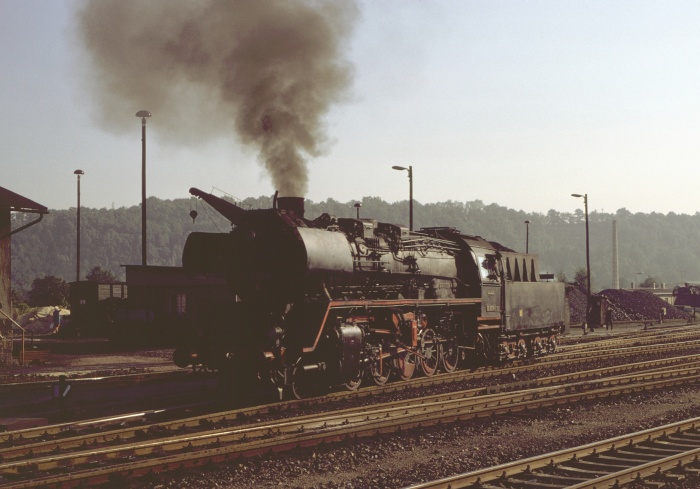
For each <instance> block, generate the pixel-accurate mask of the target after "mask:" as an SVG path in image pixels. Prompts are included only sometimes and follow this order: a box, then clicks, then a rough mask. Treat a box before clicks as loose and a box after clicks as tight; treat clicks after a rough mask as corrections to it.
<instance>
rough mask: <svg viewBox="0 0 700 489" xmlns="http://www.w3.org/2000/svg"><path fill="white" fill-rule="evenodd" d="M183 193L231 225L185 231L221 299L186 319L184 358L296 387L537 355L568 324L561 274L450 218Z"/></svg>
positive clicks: (229, 374) (246, 380)
mask: <svg viewBox="0 0 700 489" xmlns="http://www.w3.org/2000/svg"><path fill="white" fill-rule="evenodd" d="M190 193H191V194H192V195H194V196H197V197H199V198H201V199H202V200H204V201H205V202H207V203H208V204H209V205H210V206H212V207H213V208H214V209H215V210H217V211H218V212H219V213H220V214H222V215H223V216H225V217H226V218H227V219H228V220H230V221H231V223H232V225H233V228H232V230H231V232H230V233H201V232H194V233H191V234H190V235H189V237H188V239H187V241H186V244H185V247H184V251H183V257H182V263H183V268H184V269H185V271H186V272H188V273H192V274H217V275H220V276H223V277H225V279H226V281H227V283H228V284H229V285H230V288H231V299H230V300H229V301H226V302H224V303H220V304H219V305H218V306H215V305H209V306H208V307H207V308H206V312H205V313H204V314H203V315H201V316H200V317H199V318H198V320H197V323H198V324H197V326H196V327H194V328H191V329H189V332H190V335H189V336H187V337H186V338H185V339H183V341H182V344H181V345H180V346H179V347H178V348H177V349H176V351H175V363H176V364H177V365H179V366H181V367H186V366H190V365H192V366H201V367H206V368H211V369H216V370H218V371H219V372H220V374H221V375H222V378H223V379H227V381H230V382H231V383H235V384H237V385H239V386H240V387H243V386H249V385H250V384H264V385H270V386H272V387H273V388H274V387H276V388H277V389H278V390H279V393H280V396H282V395H283V394H284V393H285V392H288V393H290V394H291V395H293V396H294V397H297V398H303V397H307V396H312V395H317V394H321V393H323V392H325V391H326V390H328V389H330V388H335V387H338V386H344V387H345V388H347V389H351V390H354V389H357V388H358V387H359V386H360V384H361V383H362V382H370V383H374V384H378V385H381V384H384V383H386V382H387V381H388V380H389V379H390V378H391V377H394V376H396V377H400V378H401V379H404V380H407V379H410V378H411V377H412V376H413V375H414V374H416V373H422V374H423V375H426V376H431V375H434V374H436V373H437V372H438V371H439V370H442V371H445V372H452V371H454V370H455V369H456V368H457V367H458V366H459V365H460V364H465V365H466V364H476V363H483V362H489V361H491V362H494V361H496V362H497V361H505V360H508V359H515V358H523V357H528V356H534V355H540V354H544V353H547V352H549V351H552V350H554V349H555V348H556V344H557V338H558V335H559V334H560V333H561V332H562V331H563V329H564V328H565V326H566V325H567V324H568V307H567V306H566V302H565V294H564V284H561V283H557V282H553V281H543V280H541V279H540V275H539V269H538V258H537V256H536V255H531V254H522V253H516V252H514V251H512V250H510V249H507V248H505V247H503V246H501V245H499V244H498V243H495V242H489V241H487V240H485V239H483V238H481V237H478V236H469V235H465V234H462V233H461V232H459V231H458V230H456V229H454V228H448V227H432V228H422V229H421V230H420V231H418V232H412V231H410V230H408V229H407V228H405V227H403V226H398V225H395V224H388V223H382V222H377V221H376V220H373V219H353V218H336V217H334V216H331V215H328V214H322V215H321V216H319V217H317V218H316V219H314V220H308V219H306V218H305V216H304V200H303V198H297V197H280V198H277V197H276V196H275V201H274V204H273V208H272V209H263V210H244V209H242V208H241V207H238V206H236V205H235V204H233V203H232V202H230V201H228V200H224V199H222V198H219V197H217V196H214V195H212V194H210V193H206V192H203V191H201V190H198V189H195V188H192V189H190Z"/></svg>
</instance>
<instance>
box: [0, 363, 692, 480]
mask: <svg viewBox="0 0 700 489" xmlns="http://www.w3.org/2000/svg"><path fill="white" fill-rule="evenodd" d="M684 370H686V372H685V373H686V374H685V375H681V372H675V373H672V372H659V373H656V374H654V375H651V374H644V377H645V378H649V377H651V378H652V379H657V380H650V381H642V382H641V383H635V382H633V381H632V379H631V378H624V379H620V380H619V383H620V385H618V386H614V387H603V388H598V389H594V390H586V391H583V392H574V393H570V392H568V391H570V390H571V389H572V386H561V387H555V388H546V389H538V390H536V391H523V392H516V393H511V394H509V395H508V396H506V395H504V396H494V399H493V402H491V403H488V402H486V403H484V402H481V403H480V404H474V403H469V402H466V403H465V401H462V402H461V403H460V402H455V401H448V402H446V403H441V404H440V405H438V406H435V407H432V408H431V407H428V406H415V407H411V408H410V409H408V408H404V407H400V408H395V409H393V413H390V412H389V411H390V410H388V409H384V410H382V412H377V413H373V415H372V416H369V415H368V414H367V413H357V414H356V416H355V417H353V418H352V419H350V417H348V416H324V417H322V418H316V419H315V420H313V421H311V420H308V419H306V420H303V421H302V422H301V423H295V422H294V421H293V420H290V421H284V422H282V423H271V424H266V425H262V426H258V427H254V428H253V427H246V428H242V429H239V430H225V431H222V430H217V431H215V432H213V433H207V434H206V435H204V434H200V435H195V436H184V437H177V438H175V439H165V440H151V441H149V442H146V443H142V444H135V445H132V446H123V447H114V448H111V449H103V450H99V449H98V450H85V451H83V452H79V453H77V454H68V455H57V456H53V457H44V458H39V459H32V460H27V461H22V462H18V463H9V464H2V465H0V473H4V474H7V473H10V474H13V473H15V474H19V473H21V472H23V471H25V472H31V473H33V474H36V473H37V471H46V470H60V468H61V467H65V466H73V465H78V464H80V463H88V462H91V463H94V464H97V463H100V461H107V460H111V461H116V462H119V461H121V463H118V464H117V465H115V466H109V467H104V466H102V467H99V468H98V469H97V470H87V471H81V472H78V473H76V474H73V475H71V477H70V478H68V479H66V478H65V477H66V476H65V475H61V474H58V475H55V474H54V475H47V476H44V477H38V478H35V479H32V480H29V481H22V482H21V484H20V485H17V484H15V483H12V482H11V483H10V484H9V485H8V484H0V487H1V488H6V487H13V488H15V487H37V486H39V485H54V484H58V483H59V482H62V483H63V484H65V483H66V482H67V481H69V480H73V481H75V482H78V481H80V480H83V479H85V477H90V481H91V482H98V479H99V478H100V477H102V476H104V475H105V474H106V473H121V474H124V473H127V474H132V475H133V474H135V473H137V472H138V473H142V472H139V471H140V470H146V469H147V470H146V471H153V470H169V469H172V463H173V462H176V463H177V465H178V466H180V465H181V464H187V465H190V464H201V463H204V461H211V459H212V457H214V458H215V459H217V458H218V457H220V456H221V455H225V458H231V457H233V458H238V457H241V456H252V455H256V454H260V453H267V452H269V451H279V450H286V449H289V448H292V447H296V446H310V445H315V444H318V443H322V442H331V441H338V440H342V439H346V438H352V437H358V436H373V435H376V434H379V433H390V432H394V431H401V430H405V429H409V428H415V427H421V426H430V425H435V424H442V423H449V422H454V421H457V420H464V419H473V418H478V417H485V416H493V415H497V414H509V413H512V412H518V411H523V410H526V409H533V408H540V407H545V406H552V405H562V404H567V403H570V402H577V401H580V400H585V399H595V398H598V397H609V396H611V395H615V394H621V393H628V392H640V391H645V390H652V389H658V388H663V387H668V386H669V385H676V384H679V383H682V384H687V383H689V382H693V383H694V382H698V381H700V368H698V367H694V368H691V369H684ZM596 383H597V384H602V385H605V384H608V383H613V382H612V381H611V380H610V379H605V380H601V381H598V382H586V383H579V385H578V386H577V387H581V386H583V385H584V384H587V385H589V386H592V385H594V384H596ZM543 396H544V398H543ZM497 397H500V398H499V399H496V398H497ZM508 397H510V399H508ZM480 401H483V400H480ZM402 411H403V412H402ZM362 416H364V418H362ZM329 423H335V424H334V425H333V426H331V424H329ZM255 430H257V436H258V437H260V438H259V439H257V440H253V441H248V440H250V438H249V435H250V436H253V435H254V434H255V432H256V431H255ZM235 441H238V443H237V444H234V442H235ZM224 443H225V445H222V444H224ZM212 444H213V446H214V448H211V446H212ZM172 451H180V453H178V454H171V453H172ZM145 455H150V456H152V457H155V458H152V459H148V460H137V461H135V462H134V461H127V462H124V460H126V459H128V458H129V457H143V456H145ZM96 474H97V476H96V477H97V479H95V478H94V477H95V475H96ZM62 487H65V486H62Z"/></svg>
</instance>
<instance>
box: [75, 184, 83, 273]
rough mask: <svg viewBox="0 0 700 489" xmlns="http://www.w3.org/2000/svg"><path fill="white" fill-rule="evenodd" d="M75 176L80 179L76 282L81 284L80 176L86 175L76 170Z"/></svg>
mask: <svg viewBox="0 0 700 489" xmlns="http://www.w3.org/2000/svg"><path fill="white" fill-rule="evenodd" d="M73 174H74V175H75V176H76V177H78V222H77V226H76V227H77V237H78V239H77V240H76V242H77V245H76V246H77V249H76V253H75V281H76V282H80V175H85V172H84V171H83V170H75V171H74V172H73Z"/></svg>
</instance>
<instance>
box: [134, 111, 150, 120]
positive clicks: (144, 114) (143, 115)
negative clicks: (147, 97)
mask: <svg viewBox="0 0 700 489" xmlns="http://www.w3.org/2000/svg"><path fill="white" fill-rule="evenodd" d="M136 117H140V118H142V119H145V118H146V117H151V113H150V112H149V111H147V110H139V111H138V112H136Z"/></svg>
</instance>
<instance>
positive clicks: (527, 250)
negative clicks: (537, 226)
mask: <svg viewBox="0 0 700 489" xmlns="http://www.w3.org/2000/svg"><path fill="white" fill-rule="evenodd" d="M525 253H530V221H525Z"/></svg>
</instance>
